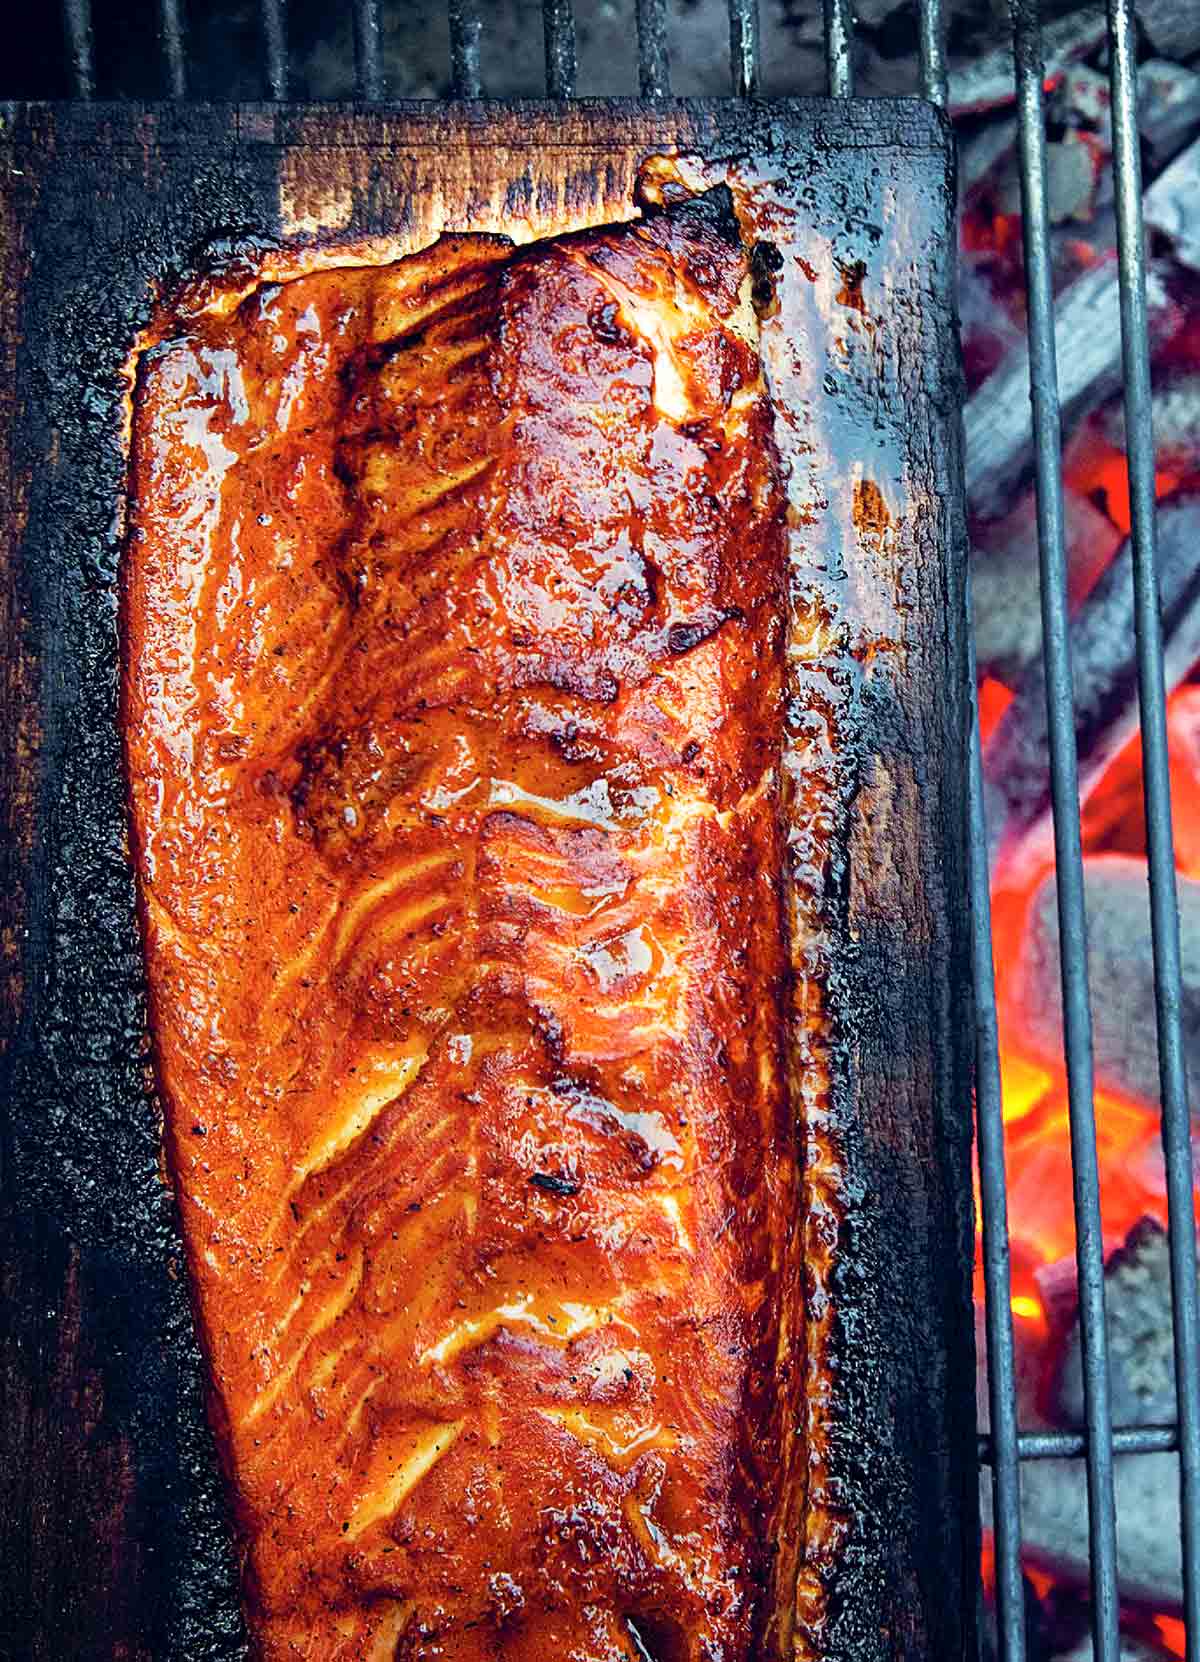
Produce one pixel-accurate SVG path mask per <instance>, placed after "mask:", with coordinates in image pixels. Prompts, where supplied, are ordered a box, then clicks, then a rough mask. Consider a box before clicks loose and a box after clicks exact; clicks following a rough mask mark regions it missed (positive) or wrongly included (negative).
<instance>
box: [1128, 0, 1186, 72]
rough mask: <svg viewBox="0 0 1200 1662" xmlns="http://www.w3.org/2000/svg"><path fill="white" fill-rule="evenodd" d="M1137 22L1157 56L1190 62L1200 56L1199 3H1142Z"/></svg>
mask: <svg viewBox="0 0 1200 1662" xmlns="http://www.w3.org/2000/svg"><path fill="white" fill-rule="evenodd" d="M1137 20H1138V22H1139V23H1140V24H1141V26H1142V28H1143V30H1144V31H1145V34H1146V37H1147V39H1148V40H1149V41H1150V44H1151V45H1152V46H1153V47H1154V49H1155V51H1156V52H1162V53H1163V54H1164V55H1165V56H1166V57H1168V58H1190V57H1191V56H1192V55H1193V54H1194V53H1196V52H1200V6H1197V5H1196V0H1138V5H1137Z"/></svg>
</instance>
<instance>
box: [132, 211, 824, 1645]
mask: <svg viewBox="0 0 1200 1662" xmlns="http://www.w3.org/2000/svg"><path fill="white" fill-rule="evenodd" d="M748 289H749V285H748V280H747V261H746V254H745V251H744V249H743V247H742V245H741V242H740V240H739V237H738V234H737V230H736V225H735V222H734V220H733V217H732V214H731V212H730V207H729V199H728V195H727V193H726V192H725V191H723V190H718V191H714V192H710V193H708V194H706V195H704V196H701V197H698V198H696V199H695V200H694V201H692V202H689V203H686V204H682V205H678V204H677V205H675V206H673V207H670V208H668V209H666V210H665V211H662V212H660V213H657V214H652V215H651V216H649V217H647V218H646V219H644V220H642V221H639V222H636V223H633V224H630V225H624V226H620V227H616V228H608V229H603V230H599V231H588V232H584V233H579V234H575V235H573V236H568V237H562V238H558V239H555V240H553V241H546V242H542V243H533V244H530V245H528V246H527V247H525V248H522V249H520V250H513V249H512V248H511V247H510V246H509V244H507V243H506V242H505V241H503V240H502V239H495V238H485V237H470V236H460V237H446V238H443V239H442V241H440V242H439V243H437V244H436V245H435V246H434V247H433V248H432V249H430V250H429V251H427V252H426V253H424V254H420V255H414V256H411V257H409V258H407V259H404V260H401V261H399V262H397V263H395V264H392V265H389V266H382V267H376V268H363V267H356V268H345V269H339V270H329V271H322V272H316V273H310V274H308V275H305V276H298V277H295V278H294V279H293V280H291V281H286V282H282V283H270V284H263V285H262V286H260V287H258V288H257V289H255V290H254V291H253V292H252V293H250V294H249V295H248V296H247V297H245V298H243V299H242V300H240V302H238V303H237V304H236V305H235V304H234V303H233V302H232V301H231V302H230V303H229V305H228V306H226V307H224V308H222V307H221V306H220V305H216V306H212V307H210V308H209V309H208V311H207V312H205V311H203V310H201V311H199V312H197V313H194V314H193V315H192V316H191V317H190V318H189V319H186V320H179V319H176V320H175V322H174V325H173V330H174V332H171V330H170V329H168V330H167V331H166V332H165V333H164V335H163V337H162V338H161V339H160V341H159V342H158V344H156V345H154V346H153V347H151V348H150V349H148V350H147V351H146V352H145V353H144V354H143V356H142V358H141V361H140V365H139V373H138V381H137V388H136V398H135V413H134V427H133V460H132V506H131V521H130V527H131V529H130V538H129V544H128V552H127V558H126V562H125V567H124V650H125V687H124V698H125V704H124V728H125V740H126V752H127V764H128V774H129V784H130V795H131V801H132V820H133V829H134V845H135V852H136V859H137V868H138V873H139V879H140V892H141V897H142V907H143V920H144V931H145V943H146V953H147V962H148V968H149V979H150V990H151V1015H152V1026H153V1034H154V1041H155V1052H156V1057H157V1063H158V1068H159V1074H160V1079H161V1083H162V1087H163V1091H164V1096H165V1100H166V1104H167V1147H168V1156H169V1165H170V1169H171V1172H172V1175H173V1179H174V1182H175V1186H176V1189H177V1192H178V1195H179V1199H180V1204H181V1208H182V1215H183V1224H184V1230H185V1235H186V1242H187V1249H188V1259H189V1264H190V1270H191V1276H192V1287H193V1292H194V1297H195V1303H196V1308H197V1312H198V1320H199V1325H200V1330H201V1334H202V1338H203V1343H204V1347H205V1351H206V1354H207V1358H208V1362H209V1365H210V1369H211V1374H212V1380H213V1385H214V1423H215V1425H216V1428H217V1433H218V1439H219V1442H220V1445H221V1449H222V1454H223V1457H224V1459H225V1461H226V1464H227V1467H228V1472H229V1476H230V1479H231V1483H232V1488H233V1492H234V1495H235V1498H236V1506H237V1513H238V1519H239V1525H240V1529H241V1532H242V1535H243V1538H244V1541H245V1545H246V1556H247V1575H246V1596H247V1607H248V1613H249V1619H250V1625H251V1630H252V1632H253V1635H254V1639H255V1644H256V1647H257V1651H258V1654H260V1655H261V1656H263V1657H267V1658H272V1659H274V1658H284V1657H298V1656H304V1657H313V1658H321V1659H326V1658H355V1659H358V1658H391V1657H393V1656H397V1657H410V1656H411V1657H454V1658H464V1659H465V1658H495V1657H512V1658H525V1659H534V1658H554V1659H555V1662H568V1659H578V1662H607V1659H610V1658H612V1659H615V1658H618V1657H622V1658H628V1657H630V1656H637V1655H641V1654H643V1653H645V1654H649V1655H650V1656H652V1657H655V1658H658V1659H661V1662H670V1659H683V1658H687V1659H692V1658H694V1659H696V1662H701V1659H703V1662H734V1659H740V1658H749V1657H751V1656H752V1655H753V1656H756V1657H761V1656H763V1655H765V1654H766V1645H767V1641H766V1640H764V1638H763V1635H764V1633H765V1632H766V1630H767V1627H768V1625H769V1624H772V1631H774V1630H775V1626H777V1625H779V1622H780V1618H779V1617H778V1612H779V1610H780V1609H781V1608H782V1607H783V1606H785V1605H786V1604H787V1602H788V1600H789V1599H790V1598H791V1596H792V1593H791V1590H790V1589H787V1588H779V1587H776V1586H774V1585H773V1583H772V1575H771V1565H772V1562H773V1556H774V1555H773V1551H772V1543H771V1534H772V1519H773V1517H774V1516H775V1515H776V1514H777V1512H778V1510H779V1509H780V1508H781V1506H782V1504H783V1497H781V1495H780V1494H779V1493H778V1490H779V1488H780V1485H781V1482H782V1480H781V1478H780V1476H779V1473H780V1470H781V1469H782V1466H783V1456H782V1454H781V1450H782V1449H783V1448H784V1447H785V1444H786V1443H787V1441H788V1440H789V1439H792V1440H794V1436H795V1430H794V1422H795V1420H796V1418H797V1412H796V1409H797V1405H796V1404H794V1403H792V1402H790V1401H789V1400H788V1399H789V1394H790V1387H786V1388H785V1386H784V1385H783V1384H782V1383H781V1381H783V1380H785V1379H790V1378H799V1375H800V1370H799V1369H798V1368H795V1367H793V1366H791V1362H792V1358H791V1356H790V1354H789V1347H790V1346H791V1344H792V1343H793V1342H795V1341H794V1340H793V1339H791V1338H790V1337H788V1338H785V1337H781V1335H793V1334H796V1333H798V1332H799V1331H800V1326H801V1324H800V1322H799V1320H798V1317H797V1311H796V1303H797V1301H798V1300H799V1297H800V1291H799V1287H798V1285H792V1282H793V1281H794V1280H796V1279H797V1277H796V1273H795V1270H794V1266H795V1254H794V1252H793V1253H792V1254H791V1257H790V1259H789V1256H788V1240H789V1235H790V1232H791V1231H792V1230H794V1229H795V1228H796V1227H797V1226H798V1221H799V1220H798V1212H799V1204H798V1195H799V1188H798V1179H797V1172H796V1169H795V1153H794V1133H793V1127H792V1124H791V1120H790V1115H789V1107H788V1102H787V1094H786V1090H785V1087H784V1083H783V1068H782V1055H781V1047H782V1037H783V993H784V989H783V980H784V960H785V943H784V939H783V923H782V916H783V913H782V896H781V892H780V873H781V871H782V866H783V858H782V845H781V824H780V798H779V786H780V781H779V757H780V747H781V720H782V717H781V649H782V625H783V572H784V546H783V504H784V498H783V492H782V488H781V482H780V478H779V464H778V460H777V456H776V452H775V449H774V445H773V440H772V434H771V423H770V412H769V408H768V404H767V400H766V396H765V393H764V391H763V385H762V381H761V377H760V368H759V362H758V356H757V346H756V338H757V336H756V331H757V324H756V320H755V317H754V315H753V312H752V310H750V308H749V307H748V305H747V304H746V299H745V296H746V294H747V293H748ZM788 1262H790V1263H791V1264H792V1265H793V1271H792V1272H791V1273H785V1270H784V1266H785V1264H786V1263H788ZM787 1464H788V1469H789V1470H796V1471H799V1469H800V1468H801V1466H802V1462H801V1461H797V1460H794V1459H789V1460H788V1462H787ZM787 1625H788V1623H787V1621H786V1619H783V1620H782V1626H783V1627H784V1628H786V1627H787ZM639 1646H640V1647H641V1648H640V1649H639Z"/></svg>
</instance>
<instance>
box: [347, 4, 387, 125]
mask: <svg viewBox="0 0 1200 1662" xmlns="http://www.w3.org/2000/svg"><path fill="white" fill-rule="evenodd" d="M354 63H355V68H356V71H357V79H358V96H359V97H360V98H362V99H365V100H366V102H367V103H370V104H376V103H378V102H379V100H380V99H381V98H382V97H383V94H384V86H383V50H382V41H381V37H380V27H379V0H354Z"/></svg>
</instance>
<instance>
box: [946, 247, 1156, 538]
mask: <svg viewBox="0 0 1200 1662" xmlns="http://www.w3.org/2000/svg"><path fill="white" fill-rule="evenodd" d="M1165 275H1166V273H1165V269H1164V268H1163V267H1161V266H1159V265H1156V264H1153V263H1152V264H1151V266H1150V268H1149V270H1148V272H1147V275H1146V295H1147V304H1148V306H1149V314H1150V324H1151V330H1152V334H1153V337H1154V339H1155V340H1156V341H1157V340H1161V339H1162V338H1164V337H1165V335H1166V334H1167V333H1168V332H1169V329H1170V327H1171V326H1172V325H1173V324H1174V323H1175V322H1176V320H1177V308H1176V307H1175V305H1174V304H1173V303H1172V301H1171V300H1170V297H1169V295H1168V291H1167V285H1166V281H1165ZM1054 339H1055V345H1056V349H1057V354H1058V384H1059V396H1060V399H1061V402H1062V412H1063V423H1064V426H1066V427H1069V426H1070V423H1071V422H1072V421H1074V420H1076V419H1078V417H1080V416H1082V415H1083V414H1084V413H1086V411H1087V410H1089V409H1091V408H1093V407H1094V406H1095V405H1096V404H1098V403H1100V402H1101V400H1102V399H1105V398H1107V397H1109V396H1110V394H1112V393H1114V392H1116V391H1117V389H1118V388H1119V387H1120V385H1121V316H1120V291H1119V286H1118V282H1117V268H1116V264H1115V263H1114V262H1112V261H1105V262H1104V263H1102V264H1100V265H1096V266H1093V267H1092V268H1091V269H1090V270H1088V271H1085V272H1083V273H1082V275H1081V276H1079V277H1077V278H1076V279H1075V281H1074V282H1073V283H1072V284H1071V286H1070V288H1069V289H1068V290H1067V292H1066V294H1065V295H1064V296H1063V298H1062V300H1061V301H1060V302H1059V304H1058V307H1057V309H1056V313H1055V320H1054ZM963 424H964V427H965V429H966V440H967V502H968V505H969V507H970V509H971V512H972V513H973V514H976V515H978V516H980V517H981V518H985V519H998V518H999V517H1000V516H1001V515H1002V514H1004V513H1006V512H1007V511H1008V509H1009V507H1010V506H1011V505H1012V500H1013V495H1014V493H1015V491H1016V490H1017V489H1018V488H1019V487H1020V486H1021V484H1022V483H1023V482H1024V481H1025V479H1026V478H1027V477H1028V476H1029V475H1030V474H1031V472H1032V469H1033V418H1032V414H1031V411H1030V405H1029V349H1028V346H1027V344H1026V343H1025V342H1024V341H1021V342H1020V343H1019V344H1018V345H1016V346H1015V347H1014V348H1013V350H1012V351H1011V352H1010V353H1009V355H1008V357H1007V359H1006V360H1005V362H1004V363H1002V364H1001V365H1000V367H999V368H998V369H997V370H996V372H995V373H994V374H993V375H991V376H989V377H988V379H987V380H986V381H985V382H984V383H983V385H982V386H981V387H979V388H978V390H977V391H976V392H974V393H972V395H971V397H970V398H969V399H968V400H967V406H966V409H965V411H964V412H963Z"/></svg>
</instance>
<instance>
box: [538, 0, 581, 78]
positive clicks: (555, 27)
mask: <svg viewBox="0 0 1200 1662" xmlns="http://www.w3.org/2000/svg"><path fill="white" fill-rule="evenodd" d="M542 26H543V28H544V30H545V35H546V93H547V96H548V97H550V98H574V96H575V74H576V64H575V7H574V5H573V3H572V0H543V4H542Z"/></svg>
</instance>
